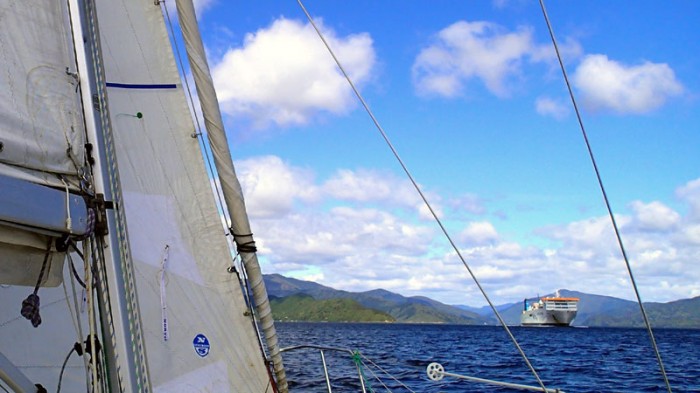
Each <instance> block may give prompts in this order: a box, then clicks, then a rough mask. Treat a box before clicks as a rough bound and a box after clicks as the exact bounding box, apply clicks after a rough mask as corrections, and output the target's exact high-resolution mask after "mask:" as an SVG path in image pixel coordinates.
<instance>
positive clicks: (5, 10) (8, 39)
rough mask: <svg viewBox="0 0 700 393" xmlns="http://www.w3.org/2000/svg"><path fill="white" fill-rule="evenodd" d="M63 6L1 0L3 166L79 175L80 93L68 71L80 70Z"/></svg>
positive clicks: (47, 0) (81, 145)
mask: <svg viewBox="0 0 700 393" xmlns="http://www.w3.org/2000/svg"><path fill="white" fill-rule="evenodd" d="M65 7H66V3H65V2H61V1H51V0H43V1H13V0H0V26H2V28H0V53H1V55H0V143H2V144H3V149H2V151H0V162H1V163H6V164H10V165H14V166H18V167H21V168H28V169H34V170H38V171H45V172H52V173H62V174H73V175H75V174H76V173H77V168H76V166H75V164H74V162H75V163H81V162H82V157H83V150H84V139H83V122H82V112H81V108H80V102H79V91H78V90H77V81H76V79H75V78H74V77H73V76H72V75H69V74H68V73H67V72H66V69H68V70H69V71H70V72H75V69H76V67H75V60H74V58H73V47H72V45H71V42H72V40H71V38H70V30H69V27H68V26H67V25H66V23H65V21H66V20H67V19H66V15H67V12H66V9H65ZM67 152H68V154H66V153H67ZM78 165H80V164H78ZM3 168H4V167H3V166H0V171H2V172H0V173H5V171H4V169H3ZM5 174H7V173H5Z"/></svg>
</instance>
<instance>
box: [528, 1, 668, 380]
mask: <svg viewBox="0 0 700 393" xmlns="http://www.w3.org/2000/svg"><path fill="white" fill-rule="evenodd" d="M539 1H540V8H541V9H542V14H543V15H544V19H545V21H546V22H547V29H549V36H550V37H551V38H552V44H553V45H554V51H555V52H556V54H557V60H558V61H559V66H560V67H561V72H562V74H563V75H564V81H565V82H566V88H567V89H568V91H569V97H570V98H571V103H572V104H573V106H574V111H575V112H576V118H577V119H578V124H579V127H580V128H581V134H582V135H583V139H584V141H585V142H586V148H587V149H588V156H589V157H590V159H591V163H592V164H593V169H594V171H595V175H596V178H597V179H598V185H599V186H600V191H601V192H602V194H603V199H604V200H605V206H606V208H607V209H608V215H609V216H610V221H612V226H613V229H614V230H615V237H616V238H617V244H618V245H619V246H620V251H621V252H622V257H623V258H624V260H625V266H626V267H627V272H628V273H629V277H630V281H631V282H632V288H634V294H635V295H636V297H637V303H638V304H639V310H640V311H641V312H642V318H644V325H645V326H646V329H647V332H648V333H649V339H650V340H651V346H652V347H653V348H654V354H655V355H656V360H657V361H658V363H659V369H660V370H661V375H662V376H663V378H664V382H665V383H666V389H667V390H668V393H672V392H671V383H670V382H669V380H668V376H667V375H666V369H665V368H664V363H663V361H662V360H661V353H660V352H659V347H658V346H657V345H656V339H654V332H653V331H652V329H651V324H650V323H649V318H648V316H647V313H646V310H645V309H644V304H643V303H642V297H641V295H640V294H639V289H638V288H637V282H636V281H635V279H634V274H633V273H632V266H631V265H630V262H629V258H628V257H627V251H625V245H624V243H623V242H622V236H621V235H620V230H619V228H618V226H617V222H616V221H615V215H614V214H613V211H612V207H611V205H610V200H609V199H608V195H607V193H606V192H605V186H604V185H603V179H602V177H601V175H600V171H599V170H598V164H597V163H596V160H595V157H594V155H593V149H592V148H591V144H590V142H589V141H588V135H587V133H586V128H585V127H584V125H583V120H582V118H581V113H580V111H579V109H578V105H577V104H576V98H575V96H574V91H573V89H572V88H571V83H570V82H569V76H568V74H567V73H566V67H564V62H563V60H562V57H561V53H560V52H559V46H558V45H557V40H556V38H555V37H554V29H553V28H552V24H551V23H550V21H549V16H548V15H547V9H546V8H545V5H544V0H539Z"/></svg>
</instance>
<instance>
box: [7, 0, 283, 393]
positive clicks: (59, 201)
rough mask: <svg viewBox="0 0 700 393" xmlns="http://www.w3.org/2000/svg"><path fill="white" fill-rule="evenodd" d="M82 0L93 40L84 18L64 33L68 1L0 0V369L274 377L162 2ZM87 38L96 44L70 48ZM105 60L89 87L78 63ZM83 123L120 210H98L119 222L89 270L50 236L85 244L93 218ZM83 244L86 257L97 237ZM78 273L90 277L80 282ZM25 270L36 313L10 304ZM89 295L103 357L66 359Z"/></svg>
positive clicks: (84, 376)
mask: <svg viewBox="0 0 700 393" xmlns="http://www.w3.org/2000/svg"><path fill="white" fill-rule="evenodd" d="M77 3H78V2H70V4H71V7H73V6H75V5H77ZM88 3H89V4H88V8H90V9H92V8H91V5H90V4H91V3H90V2H88ZM94 7H95V8H94V9H95V10H96V12H97V15H96V17H97V19H98V20H99V25H100V37H99V42H94V41H91V40H93V39H94V38H95V37H94V36H92V32H93V31H94V30H93V29H92V28H89V29H86V30H84V31H80V29H77V30H74V31H73V34H77V40H78V41H77V44H76V47H75V48H74V47H73V45H72V44H71V39H72V37H71V28H70V27H71V23H80V21H79V20H78V19H81V18H80V17H78V13H77V12H76V10H71V14H72V16H73V18H72V19H71V18H70V17H69V12H68V10H67V5H66V3H61V2H58V3H56V2H50V1H42V2H14V1H7V0H0V22H2V28H1V29H0V50H2V60H0V64H1V65H0V71H2V72H1V73H2V75H1V76H0V83H2V85H0V86H1V87H2V89H0V100H1V102H0V187H4V188H3V190H12V192H3V193H0V202H2V203H0V257H1V258H0V284H2V285H1V286H0V300H1V301H2V302H1V304H0V328H1V329H2V335H0V355H2V356H0V371H1V372H0V376H2V378H3V379H5V375H6V374H4V373H5V371H7V370H9V371H12V372H14V371H18V372H19V373H21V374H23V377H22V378H20V379H25V380H26V382H27V383H28V385H27V386H29V387H30V388H31V386H32V385H33V384H34V383H40V384H42V385H43V386H44V387H45V388H47V389H48V390H49V391H56V389H57V388H58V386H59V379H61V382H60V386H61V388H62V391H66V392H75V391H85V390H86V387H87V386H88V385H89V384H90V381H91V380H92V381H97V380H100V381H101V382H98V383H97V384H98V385H100V384H101V385H102V386H104V387H105V388H112V390H117V391H119V390H121V391H155V392H262V391H266V390H268V391H271V389H270V384H271V380H272V378H271V376H270V375H269V373H268V370H267V365H266V364H265V360H264V359H265V356H264V354H263V349H262V348H261V343H260V340H259V337H258V336H257V335H256V330H255V327H254V326H253V320H252V317H251V314H250V313H249V312H248V308H247V305H246V301H245V300H244V298H243V294H242V292H241V287H240V283H239V280H238V277H237V275H235V274H234V273H231V272H230V271H229V267H230V266H231V254H230V250H229V248H228V242H227V240H226V237H225V233H224V231H223V228H222V226H221V224H220V219H219V214H218V212H217V208H216V205H215V202H214V196H213V194H212V191H211V187H210V180H209V178H208V177H207V174H206V171H205V167H204V162H203V159H202V156H201V152H200V148H199V141H198V139H197V137H196V135H195V136H193V134H195V130H194V126H193V123H192V119H191V117H190V111H189V108H188V106H187V104H186V101H185V95H184V91H183V89H182V86H181V84H180V77H179V74H178V70H177V67H176V65H175V60H174V57H173V54H172V49H171V46H170V40H169V37H168V34H167V32H166V27H165V24H164V20H163V15H162V14H161V8H160V5H158V2H155V3H154V2H150V1H123V2H122V1H119V2H114V1H108V0H98V1H96V3H95V4H94ZM82 19H83V21H84V20H91V19H92V17H91V16H87V17H86V16H85V15H83V18H82ZM74 27H79V26H74ZM83 38H84V39H86V40H87V42H88V44H87V45H88V49H90V48H91V49H93V50H94V49H96V48H97V46H96V45H95V44H99V46H100V49H101V52H100V51H94V52H92V53H91V54H88V55H87V56H84V55H81V54H80V53H79V52H80V51H81V50H82V49H83V48H82V40H83ZM74 51H76V53H78V54H79V56H78V60H77V65H76V59H75V58H74V57H73V53H74ZM98 52H100V53H99V54H98V56H97V57H93V55H94V54H95V53H98ZM81 56H82V57H81ZM91 61H92V62H93V63H92V64H91V65H88V64H87V63H88V62H91ZM86 65H87V66H86ZM78 68H80V70H81V71H80V72H81V73H80V74H76V72H77V70H78ZM101 70H104V74H105V78H106V82H107V83H106V91H105V86H104V85H102V84H101V82H102V80H100V78H99V77H98V78H97V83H98V86H101V87H102V88H101V89H98V90H100V91H99V92H98V93H99V94H96V95H95V97H94V98H93V97H92V95H91V94H92V93H91V92H90V91H88V85H89V84H90V82H89V79H90V78H87V76H86V74H88V73H91V72H96V73H98V74H99V72H100V71H101ZM79 81H80V85H79ZM81 94H83V102H85V104H84V107H83V106H81V103H80V101H79V99H80V96H81ZM93 101H94V102H93ZM104 103H108V106H107V107H103V106H101V105H97V104H104ZM93 104H95V105H94V107H95V108H97V107H101V109H100V111H101V113H99V114H97V115H102V116H105V115H107V114H108V113H109V123H111V127H108V126H107V123H104V122H102V123H101V125H100V126H98V127H97V129H99V128H101V129H102V131H103V132H105V133H106V135H108V137H105V138H103V139H100V138H101V137H99V136H96V134H97V133H98V132H99V131H96V130H95V127H93V126H91V120H93V119H92V117H93ZM107 109H108V111H107ZM82 110H85V111H86V112H85V113H86V121H87V122H88V123H90V124H88V127H87V128H88V129H87V134H86V130H85V129H84V128H83V124H84V121H83V117H82V116H81V111H82ZM91 127H92V128H91ZM109 135H111V136H109ZM87 137H89V138H90V142H91V143H93V146H94V147H95V149H97V148H101V147H106V149H105V150H104V151H101V152H99V153H98V152H94V153H93V154H95V159H96V160H97V165H98V166H101V167H102V168H107V167H109V169H108V170H107V172H105V173H104V174H103V173H101V172H100V171H99V170H98V171H97V173H95V180H97V182H98V183H99V182H100V181H101V180H100V179H102V177H103V175H104V177H105V182H106V183H105V184H102V185H100V184H101V183H100V184H96V188H97V189H99V190H101V191H98V192H104V193H105V195H107V196H108V197H111V198H114V200H113V202H114V210H109V211H108V212H107V213H108V216H109V217H116V218H109V217H107V221H108V222H111V223H112V224H114V223H116V226H113V227H110V228H109V231H110V236H111V238H110V239H111V240H108V241H107V242H106V243H99V244H100V245H101V246H99V247H104V248H100V249H97V248H95V249H94V250H95V251H99V252H100V253H102V252H104V253H105V254H106V255H105V257H106V260H107V262H108V265H107V266H106V268H103V267H100V266H104V265H99V264H98V265H96V266H97V267H96V268H94V269H95V270H94V271H95V272H97V273H98V276H100V277H99V279H97V280H94V281H93V280H91V279H89V278H87V277H86V276H88V275H89V274H90V272H91V271H93V269H85V267H84V265H83V263H82V260H81V259H80V258H77V257H76V258H75V259H76V263H75V265H76V270H77V273H75V274H71V272H70V270H69V268H68V267H67V265H66V264H64V258H65V257H66V254H65V252H61V251H58V250H56V239H58V238H61V237H66V236H69V237H72V238H74V239H75V241H76V242H78V247H80V248H82V243H80V239H81V235H83V234H86V233H89V231H90V230H91V229H92V227H91V225H90V224H89V222H90V220H89V217H88V214H87V206H86V202H85V201H84V200H83V198H82V196H81V195H80V194H81V192H88V193H89V192H91V190H90V183H89V182H90V180H92V179H91V177H90V176H89V175H88V174H87V172H86V171H85V170H84V169H83V166H85V165H86V164H85V162H86V161H87V156H88V154H87V153H88V152H86V151H85V150H84V145H85V143H86V138H87ZM102 141H104V142H105V143H106V145H105V146H102V145H101V144H100V143H98V142H102ZM103 156H107V157H108V159H107V160H106V161H105V162H102V158H103ZM98 166H96V167H95V168H96V169H97V168H98ZM108 172H109V175H107V173H108ZM84 175H85V176H84ZM107 182H109V183H107ZM25 196H26V197H25ZM86 199H87V200H89V199H91V197H90V198H86ZM42 209H43V210H42ZM111 212H115V213H116V214H115V215H112V213H111ZM103 235H104V233H102V234H101V235H100V236H103ZM47 247H48V249H47ZM82 250H83V252H84V253H85V255H86V257H89V255H88V254H90V252H91V251H93V250H92V249H90V250H88V248H82ZM112 257H114V261H115V262H114V263H113V265H111V266H110V265H109V263H112V262H111V261H112V259H111V258H112ZM44 260H46V261H48V262H47V263H42V262H43V261H44ZM43 265H46V271H45V274H44V275H43V276H41V274H40V273H39V272H40V271H41V270H44V269H42V266H43ZM74 275H75V276H82V277H83V278H84V279H85V281H86V282H87V283H88V286H90V283H93V284H97V285H98V287H100V288H99V290H100V292H99V293H98V294H97V295H96V296H93V297H90V296H87V297H85V292H83V290H82V288H80V287H79V286H77V284H76V280H75V279H73V278H72V276H74ZM39 277H41V279H40V278H39ZM37 282H39V283H38V284H37V285H38V286H39V287H40V288H39V295H40V296H41V306H40V307H38V308H39V309H40V312H41V317H42V323H41V324H40V325H38V327H36V328H32V327H31V324H30V322H29V321H27V320H26V319H25V318H23V317H22V316H21V315H20V313H19V311H20V307H21V306H22V302H23V299H25V298H26V296H27V295H28V294H31V293H32V289H33V287H34V285H35V283H37ZM61 283H62V284H63V285H62V286H59V287H57V288H45V286H47V285H53V286H56V285H59V284H61ZM8 284H10V285H8ZM88 291H89V289H88ZM88 293H89V292H88ZM35 294H36V290H35ZM86 298H87V299H90V300H93V299H94V300H95V301H99V302H100V305H99V307H98V306H94V307H90V305H89V304H87V303H86V302H85V299H86ZM98 309H99V310H100V311H101V312H102V315H101V316H100V317H98V318H96V323H97V324H99V323H102V328H100V327H99V326H94V325H93V326H94V329H96V331H95V330H93V331H95V333H97V334H98V335H99V337H100V340H101V342H102V343H103V344H102V345H103V348H104V355H103V356H104V363H103V364H104V365H106V366H107V367H108V369H109V370H102V369H101V367H102V366H100V367H97V366H96V364H92V365H88V364H87V361H86V360H85V358H86V357H87V356H84V357H82V358H81V357H78V356H76V355H74V354H73V355H72V356H70V357H69V358H68V360H67V361H66V363H65V366H64V365H63V361H64V360H65V359H66V356H67V355H68V353H69V351H70V350H71V348H73V345H74V343H76V342H83V341H84V340H85V338H86V337H87V335H88V334H89V332H90V328H89V326H88V323H87V322H86V321H87V320H88V316H87V313H88V311H90V310H95V311H97V310H98ZM100 363H102V362H100ZM107 375H109V378H110V380H109V384H107V382H106V379H105V378H106V377H107ZM25 377H26V378H25ZM0 387H2V388H4V389H7V388H8V387H10V388H13V385H12V383H10V384H9V385H8V384H7V383H6V382H2V381H0Z"/></svg>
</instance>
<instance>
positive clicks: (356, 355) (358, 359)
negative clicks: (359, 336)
mask: <svg viewBox="0 0 700 393" xmlns="http://www.w3.org/2000/svg"><path fill="white" fill-rule="evenodd" d="M352 361H353V362H354V363H355V366H357V369H358V370H360V376H361V377H362V380H363V381H364V383H365V387H366V388H367V389H368V390H369V391H370V392H372V393H374V389H372V384H371V383H370V382H369V380H368V379H367V377H366V376H365V372H364V370H363V369H362V355H360V351H352Z"/></svg>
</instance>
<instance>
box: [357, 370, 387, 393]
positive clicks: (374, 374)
mask: <svg viewBox="0 0 700 393" xmlns="http://www.w3.org/2000/svg"><path fill="white" fill-rule="evenodd" d="M362 365H363V366H365V369H366V370H367V371H369V373H370V374H372V376H373V377H374V379H376V380H377V382H379V384H380V385H382V386H383V387H384V390H386V391H387V392H390V393H391V389H389V387H388V386H386V384H385V383H384V381H382V379H381V378H379V376H378V375H377V374H376V373H375V372H374V371H373V370H372V369H371V368H369V367H368V366H367V363H365V362H362Z"/></svg>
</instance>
